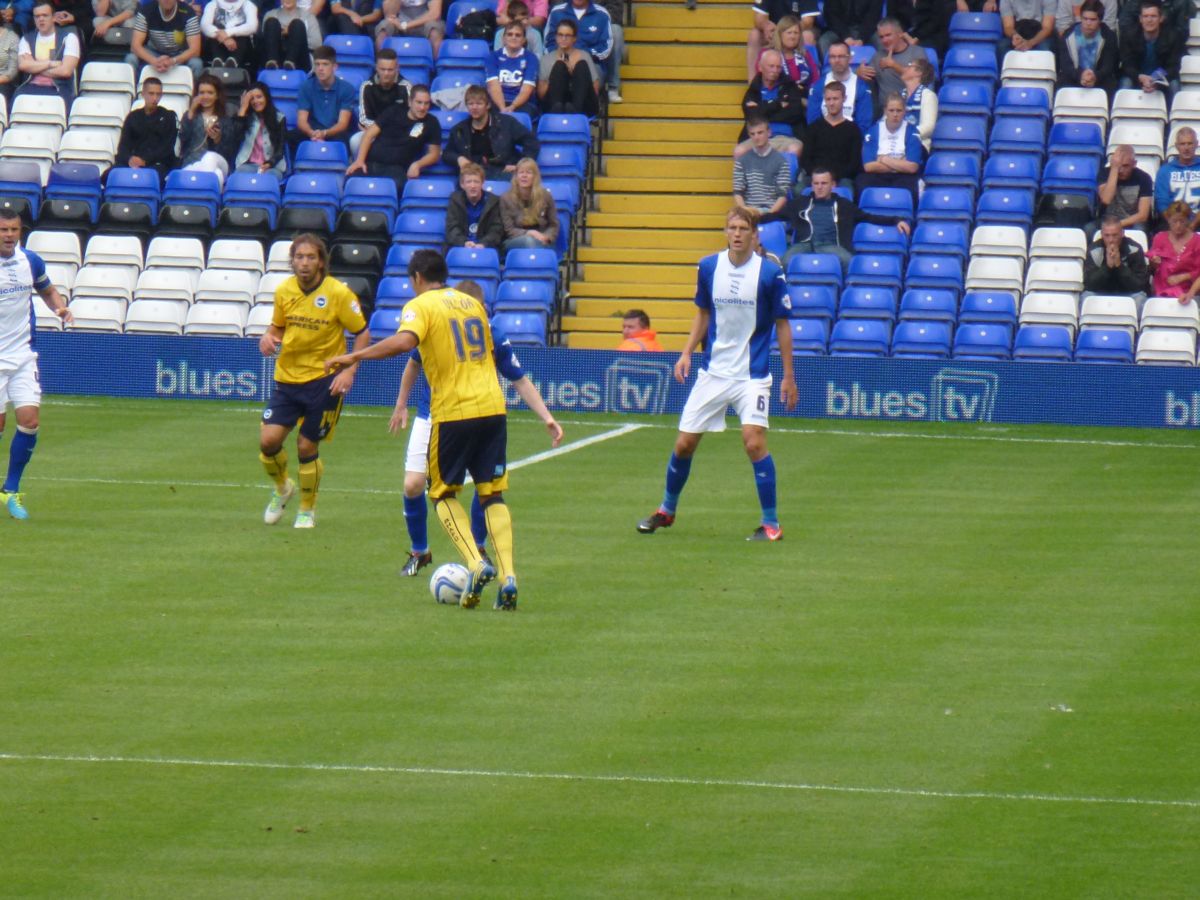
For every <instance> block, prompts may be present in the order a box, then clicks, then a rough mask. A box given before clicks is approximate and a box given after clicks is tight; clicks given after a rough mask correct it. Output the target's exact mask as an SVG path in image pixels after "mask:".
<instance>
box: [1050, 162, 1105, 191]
mask: <svg viewBox="0 0 1200 900" xmlns="http://www.w3.org/2000/svg"><path fill="white" fill-rule="evenodd" d="M1099 172H1100V163H1099V160H1097V159H1095V158H1093V157H1088V156H1061V155H1060V156H1051V157H1050V159H1048V160H1047V161H1046V166H1045V169H1044V170H1043V171H1042V191H1043V193H1056V194H1079V195H1080V196H1082V197H1086V198H1088V200H1089V201H1090V200H1091V198H1092V197H1093V196H1094V195H1095V193H1096V181H1097V176H1098V174H1099Z"/></svg>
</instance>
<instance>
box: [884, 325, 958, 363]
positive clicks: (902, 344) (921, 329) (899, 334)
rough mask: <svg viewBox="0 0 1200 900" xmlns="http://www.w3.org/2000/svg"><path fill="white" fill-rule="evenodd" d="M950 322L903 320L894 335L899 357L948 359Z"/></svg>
mask: <svg viewBox="0 0 1200 900" xmlns="http://www.w3.org/2000/svg"><path fill="white" fill-rule="evenodd" d="M950 332H951V327H950V323H949V322H930V321H922V322H901V323H900V324H899V325H897V326H896V332H895V334H893V335H892V356H894V357H896V358H897V359H946V358H947V357H948V356H949V355H950Z"/></svg>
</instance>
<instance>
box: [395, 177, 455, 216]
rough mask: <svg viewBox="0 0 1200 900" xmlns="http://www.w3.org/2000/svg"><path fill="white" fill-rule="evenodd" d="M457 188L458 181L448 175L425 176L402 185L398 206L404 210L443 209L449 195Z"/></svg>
mask: <svg viewBox="0 0 1200 900" xmlns="http://www.w3.org/2000/svg"><path fill="white" fill-rule="evenodd" d="M457 189H458V183H457V182H456V181H455V179H454V178H453V177H451V176H449V175H447V176H425V177H424V178H417V179H415V180H413V181H409V182H406V183H405V185H404V196H403V197H402V198H401V199H400V208H401V209H402V210H404V211H405V212H414V211H416V210H421V209H432V210H439V211H442V210H445V209H446V202H447V201H448V200H449V199H450V195H451V194H453V193H454V192H455V191H456V190H457Z"/></svg>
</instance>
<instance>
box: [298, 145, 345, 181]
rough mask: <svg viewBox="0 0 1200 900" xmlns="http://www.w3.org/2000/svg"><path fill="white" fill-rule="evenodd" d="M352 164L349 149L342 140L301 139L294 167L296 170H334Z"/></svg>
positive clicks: (341, 171)
mask: <svg viewBox="0 0 1200 900" xmlns="http://www.w3.org/2000/svg"><path fill="white" fill-rule="evenodd" d="M348 165H350V159H349V151H348V150H347V148H346V145H345V144H343V143H342V142H341V141H301V142H300V146H299V147H297V148H296V160H295V162H294V163H293V165H292V169H293V170H294V171H296V172H334V173H336V174H338V175H341V174H343V173H344V172H345V171H346V167H347V166H348Z"/></svg>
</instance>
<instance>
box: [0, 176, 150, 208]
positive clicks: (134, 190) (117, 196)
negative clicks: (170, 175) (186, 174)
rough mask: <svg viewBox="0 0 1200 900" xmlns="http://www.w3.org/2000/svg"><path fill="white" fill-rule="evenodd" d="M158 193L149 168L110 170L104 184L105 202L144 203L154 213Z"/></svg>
mask: <svg viewBox="0 0 1200 900" xmlns="http://www.w3.org/2000/svg"><path fill="white" fill-rule="evenodd" d="M2 190H3V188H0V191H2ZM160 192H161V188H160V186H159V180H158V172H157V171H155V170H154V169H150V168H141V169H126V168H120V169H110V170H109V172H108V179H107V181H106V182H105V184H104V200H105V202H117V201H122V200H123V201H126V202H133V203H144V204H146V205H147V206H148V207H150V208H151V209H152V210H153V211H154V212H155V213H157V212H158V204H159V199H160Z"/></svg>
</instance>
